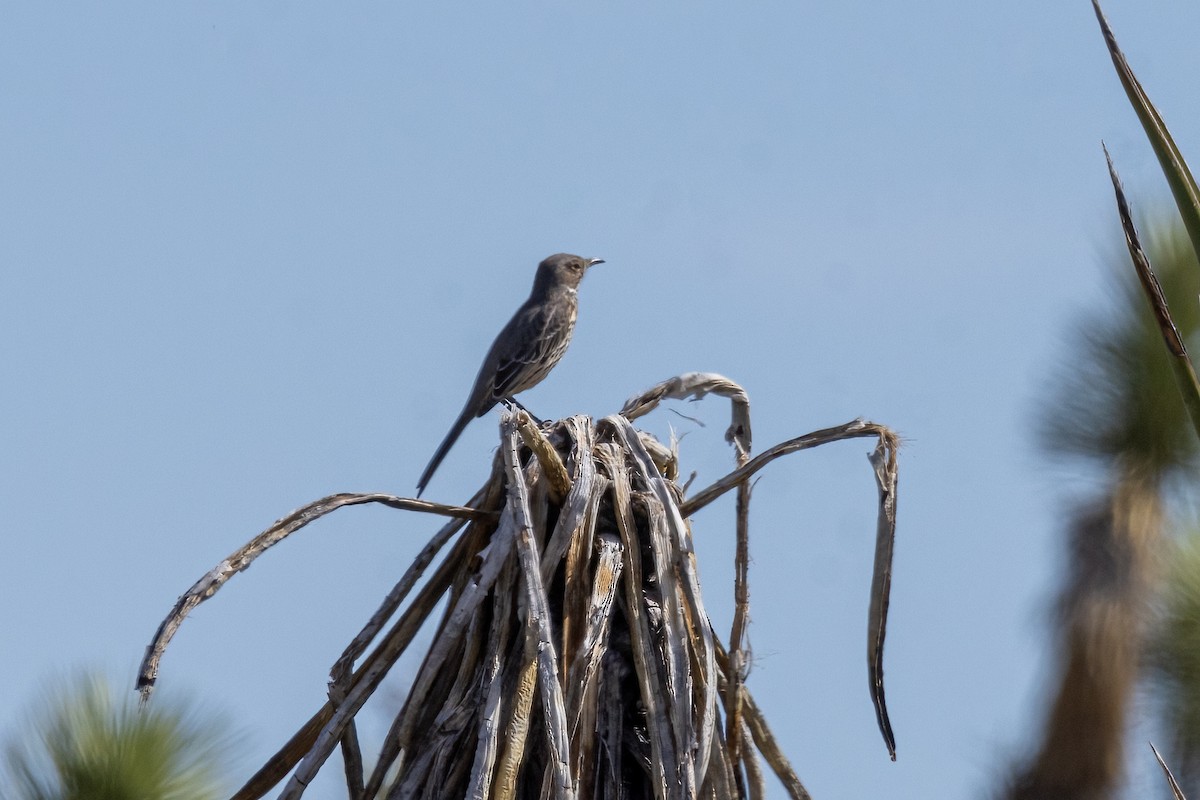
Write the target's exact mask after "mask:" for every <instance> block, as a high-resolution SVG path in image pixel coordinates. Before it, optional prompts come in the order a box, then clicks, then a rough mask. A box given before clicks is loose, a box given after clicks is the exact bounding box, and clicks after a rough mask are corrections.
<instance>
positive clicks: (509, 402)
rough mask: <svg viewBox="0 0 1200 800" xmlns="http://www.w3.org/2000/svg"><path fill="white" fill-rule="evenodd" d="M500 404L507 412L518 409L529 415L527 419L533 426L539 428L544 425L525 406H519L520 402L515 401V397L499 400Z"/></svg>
mask: <svg viewBox="0 0 1200 800" xmlns="http://www.w3.org/2000/svg"><path fill="white" fill-rule="evenodd" d="M500 402H501V403H503V404H504V407H505V408H507V409H508V410H509V411H513V410H515V409H518V408H519V409H521V410H522V411H524V412H525V413H526V414H528V415H529V418H530V419H531V420H533V424H534V425H537V426H538V427H539V428H540V427H542V426H543V425H545V424H546V423H545V422H544V421H543V420H540V419H538V418H537V417H536V416H534V414H533V412H532V411H530V410H529V409H528V408H526V407H525V406H523V405H521V401H519V400H517V398H515V397H505V398H503V399H501V400H500Z"/></svg>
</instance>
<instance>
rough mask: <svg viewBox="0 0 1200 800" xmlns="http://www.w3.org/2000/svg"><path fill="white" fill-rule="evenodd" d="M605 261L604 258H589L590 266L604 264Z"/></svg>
mask: <svg viewBox="0 0 1200 800" xmlns="http://www.w3.org/2000/svg"><path fill="white" fill-rule="evenodd" d="M603 263H604V259H603V258H590V259H588V266H589V267H594V266H596V265H597V264H603Z"/></svg>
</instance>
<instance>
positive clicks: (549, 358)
mask: <svg viewBox="0 0 1200 800" xmlns="http://www.w3.org/2000/svg"><path fill="white" fill-rule="evenodd" d="M603 263H604V260H603V259H600V258H580V257H579V256H573V255H571V254H569V253H557V254H555V255H552V256H550V257H549V258H547V259H546V260H545V261H543V262H542V263H541V264H538V268H537V276H536V277H535V278H534V279H533V290H532V291H531V292H530V293H529V299H528V300H526V301H525V303H524V304H523V305H522V306H521V307H520V308H518V309H517V313H516V314H513V318H512V319H510V320H509V321H508V324H507V325H505V326H504V329H503V330H501V331H500V334H499V335H498V336H497V337H496V341H494V342H492V348H491V349H490V350H488V353H487V355H486V356H485V357H484V359H483V366H481V367H480V368H479V374H478V375H477V376H476V377H475V386H474V387H472V389H471V394H470V395H469V396H468V397H467V402H466V403H465V404H464V405H463V409H462V413H460V414H459V415H458V419H456V420H455V421H454V425H452V426H451V427H450V432H449V433H447V434H446V438H445V439H443V440H442V443H441V444H440V445H439V446H438V449H437V452H435V453H434V454H433V458H431V459H430V460H429V466H427V467H425V472H423V473H422V474H421V480H419V481H417V497H420V496H421V492H423V491H425V487H426V485H428V483H429V479H430V478H431V477H433V473H434V470H436V469H437V468H438V465H439V464H441V463H442V459H443V458H445V457H446V453H448V452H449V451H450V448H451V447H453V446H454V442H455V441H457V440H458V437H459V434H461V433H462V432H463V428H465V427H467V423H468V422H470V421H471V420H472V419H474V418H476V417H482V416H483V415H484V414H486V413H487V412H488V411H490V410H491V409H492V408H493V407H494V406H495V405H496V403H504V404H505V405H509V404H510V403H515V404H516V405H520V404H519V403H516V400H514V399H513V395H515V394H517V393H518V392H523V391H525V390H526V389H529V388H531V387H533V386H536V385H537V384H538V383H540V382H541V381H542V379H543V378H545V377H546V375H547V374H548V373H549V372H550V370H552V369H554V365H555V364H557V363H558V362H559V360H560V359H561V358H562V357H563V353H565V352H567V345H568V344H570V343H571V334H572V333H573V332H574V330H575V319H576V317H577V316H578V314H579V300H578V298H577V297H576V290H577V288H578V286H579V282H580V281H581V280H583V274H584V273H585V272H587V271H588V268H589V267H593V266H595V265H596V264H603Z"/></svg>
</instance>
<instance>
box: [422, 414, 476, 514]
mask: <svg viewBox="0 0 1200 800" xmlns="http://www.w3.org/2000/svg"><path fill="white" fill-rule="evenodd" d="M473 412H474V409H472V408H471V404H470V403H468V404H467V406H466V407H465V408H464V409H463V410H462V413H461V414H459V415H458V419H456V420H455V421H454V425H453V427H451V428H450V432H449V433H447V434H446V438H445V439H442V443H441V444H440V445H438V449H437V452H435V453H434V454H433V458H431V459H429V466H427V467H425V471H424V472H422V473H421V480H419V481H417V497H420V496H421V492H423V491H425V487H426V486H427V485H429V479H430V478H432V477H433V473H434V472H435V471H436V470H437V468H438V465H439V464H441V463H442V459H443V458H445V457H446V453H449V452H450V448H451V447H453V446H454V443H455V442H456V441H458V437H459V435H460V434H462V432H463V428H465V427H467V423H468V422H470V421H471V420H472V419H473V418H474V417H475V414H474V413H473Z"/></svg>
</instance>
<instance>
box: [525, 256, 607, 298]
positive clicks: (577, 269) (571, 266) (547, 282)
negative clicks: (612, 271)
mask: <svg viewBox="0 0 1200 800" xmlns="http://www.w3.org/2000/svg"><path fill="white" fill-rule="evenodd" d="M603 263H604V259H602V258H583V257H582V256H573V255H571V254H570V253H555V254H554V255H552V256H549V257H547V258H546V259H544V260H543V261H542V263H541V264H538V271H537V278H535V279H534V286H535V287H541V288H543V289H546V290H548V289H551V288H553V287H559V286H561V287H564V288H567V289H574V288H575V287H577V286H579V282H580V281H581V280H583V274H584V273H585V272H587V271H588V268H589V267H594V266H596V265H597V264H603Z"/></svg>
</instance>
